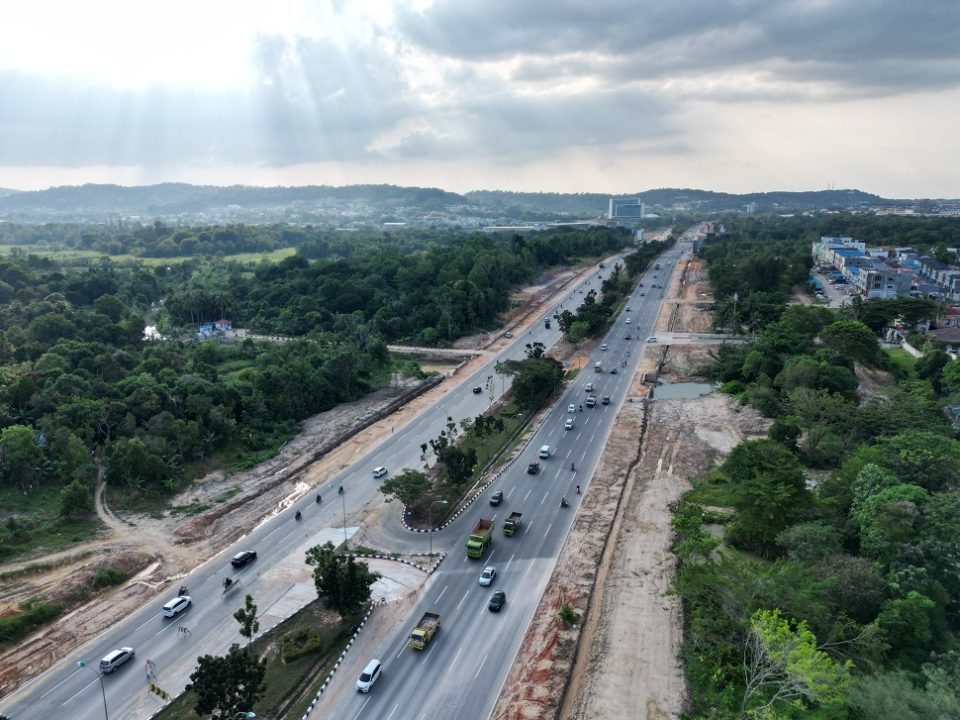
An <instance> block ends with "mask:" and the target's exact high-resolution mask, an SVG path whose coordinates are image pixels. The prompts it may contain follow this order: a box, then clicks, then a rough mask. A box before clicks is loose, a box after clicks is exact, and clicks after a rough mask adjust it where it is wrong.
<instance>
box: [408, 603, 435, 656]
mask: <svg viewBox="0 0 960 720" xmlns="http://www.w3.org/2000/svg"><path fill="white" fill-rule="evenodd" d="M439 629H440V615H439V614H438V613H434V612H425V613H424V614H423V617H422V618H420V622H418V623H417V626H416V627H415V628H414V629H413V632H411V633H410V647H412V648H414V649H415V650H423V649H424V648H425V647H426V646H427V643H429V642H430V641H431V640H432V639H433V636H434V635H436V633H437V630H439Z"/></svg>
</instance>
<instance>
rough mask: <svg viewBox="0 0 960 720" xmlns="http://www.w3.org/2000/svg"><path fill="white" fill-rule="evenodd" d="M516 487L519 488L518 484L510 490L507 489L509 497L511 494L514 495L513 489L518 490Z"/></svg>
mask: <svg viewBox="0 0 960 720" xmlns="http://www.w3.org/2000/svg"><path fill="white" fill-rule="evenodd" d="M516 489H517V486H516V485H514V486H513V487H512V488H510V489H509V490H507V497H510V496H511V495H513V491H514V490H516Z"/></svg>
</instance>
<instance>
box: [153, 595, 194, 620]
mask: <svg viewBox="0 0 960 720" xmlns="http://www.w3.org/2000/svg"><path fill="white" fill-rule="evenodd" d="M192 602H193V600H192V599H191V597H190V596H189V595H178V596H177V597H175V598H174V599H173V600H168V601H167V602H166V603H164V605H163V608H161V612H162V613H163V616H164V617H168V618H172V617H174V616H176V615H179V614H180V613H182V612H183V611H184V610H186V609H187V608H188V607H190V603H192Z"/></svg>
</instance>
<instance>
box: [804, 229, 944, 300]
mask: <svg viewBox="0 0 960 720" xmlns="http://www.w3.org/2000/svg"><path fill="white" fill-rule="evenodd" d="M812 252H813V259H814V263H815V264H816V265H817V267H818V268H820V269H821V270H829V269H831V268H832V273H831V274H832V275H833V276H834V277H836V278H842V279H843V280H844V281H845V282H846V283H847V284H849V285H850V286H851V287H852V288H854V289H855V291H856V292H857V293H858V294H859V295H861V296H862V297H864V298H866V299H870V300H874V299H878V300H889V299H892V298H895V297H907V296H912V297H929V298H934V299H945V300H957V301H960V268H956V267H953V266H950V265H945V264H944V263H942V262H939V261H937V260H934V259H933V258H931V257H928V256H926V255H920V253H918V252H917V251H916V250H914V249H913V248H911V247H896V248H884V247H877V248H869V247H867V245H866V243H865V242H863V241H862V240H855V239H854V238H852V237H827V236H825V237H821V238H820V240H818V241H817V242H815V243H813V249H812Z"/></svg>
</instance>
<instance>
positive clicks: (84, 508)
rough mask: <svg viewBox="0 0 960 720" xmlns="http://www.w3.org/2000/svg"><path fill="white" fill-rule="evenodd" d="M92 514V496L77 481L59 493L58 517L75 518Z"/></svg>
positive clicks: (85, 487)
mask: <svg viewBox="0 0 960 720" xmlns="http://www.w3.org/2000/svg"><path fill="white" fill-rule="evenodd" d="M91 512H93V494H92V493H91V492H90V489H89V488H88V487H87V486H86V485H84V484H83V483H82V482H80V481H79V480H74V481H73V482H71V483H70V484H69V485H67V486H66V487H65V488H64V489H63V490H61V491H60V516H61V517H65V518H76V517H82V516H84V515H89V514H90V513H91Z"/></svg>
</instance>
